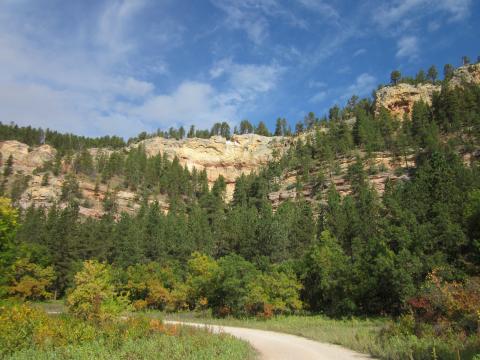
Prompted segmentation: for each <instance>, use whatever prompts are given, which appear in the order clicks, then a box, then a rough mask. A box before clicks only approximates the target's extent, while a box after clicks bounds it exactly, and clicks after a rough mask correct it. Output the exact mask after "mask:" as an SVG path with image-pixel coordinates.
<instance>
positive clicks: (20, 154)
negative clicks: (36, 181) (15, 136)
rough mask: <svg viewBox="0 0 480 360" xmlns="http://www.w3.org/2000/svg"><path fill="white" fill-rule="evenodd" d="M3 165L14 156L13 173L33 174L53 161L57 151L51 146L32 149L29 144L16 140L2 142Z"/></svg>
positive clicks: (0, 147)
mask: <svg viewBox="0 0 480 360" xmlns="http://www.w3.org/2000/svg"><path fill="white" fill-rule="evenodd" d="M0 154H1V156H2V164H3V163H5V162H6V161H7V159H8V158H9V157H10V155H12V158H13V171H14V172H16V171H19V170H21V171H24V172H31V171H33V169H35V168H37V167H40V166H42V165H43V164H44V163H45V162H47V161H53V159H55V155H56V154H57V150H55V149H54V148H53V147H52V146H50V145H42V146H38V147H36V148H33V149H31V148H30V147H29V146H28V145H27V144H24V143H21V142H19V141H16V140H9V141H3V142H0Z"/></svg>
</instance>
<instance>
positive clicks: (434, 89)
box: [0, 64, 480, 218]
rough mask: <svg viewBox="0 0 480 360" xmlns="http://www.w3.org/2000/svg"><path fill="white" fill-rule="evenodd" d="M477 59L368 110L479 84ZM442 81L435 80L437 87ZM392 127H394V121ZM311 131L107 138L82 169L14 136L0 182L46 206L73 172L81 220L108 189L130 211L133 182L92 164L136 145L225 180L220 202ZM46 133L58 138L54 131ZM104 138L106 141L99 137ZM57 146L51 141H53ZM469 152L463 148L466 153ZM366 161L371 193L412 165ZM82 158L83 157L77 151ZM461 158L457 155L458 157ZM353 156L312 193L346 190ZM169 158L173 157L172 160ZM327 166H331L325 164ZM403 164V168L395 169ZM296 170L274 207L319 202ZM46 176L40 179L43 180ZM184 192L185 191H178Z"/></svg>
mask: <svg viewBox="0 0 480 360" xmlns="http://www.w3.org/2000/svg"><path fill="white" fill-rule="evenodd" d="M479 74H480V64H474V65H469V66H463V67H460V68H458V69H456V70H455V71H454V73H453V76H452V78H451V79H450V80H449V81H448V82H442V83H440V82H438V83H437V84H435V85H432V84H430V83H420V84H415V85H412V84H409V83H402V82H401V83H399V84H397V85H390V86H385V87H381V88H380V89H379V90H377V92H376V95H375V102H374V104H373V105H372V106H373V108H374V109H375V114H376V115H377V116H379V115H380V112H381V110H382V109H386V110H387V111H388V112H389V113H390V115H391V116H392V117H393V118H397V119H398V120H397V121H402V120H403V118H404V115H405V114H406V115H407V117H411V113H412V110H413V106H414V104H415V102H418V101H424V102H425V103H426V104H428V105H432V101H433V97H434V93H437V94H439V93H440V92H441V90H442V87H443V88H445V89H452V88H456V87H461V86H462V85H463V84H472V83H473V84H478V83H480V75H479ZM442 84H443V85H442ZM340 121H343V122H344V123H345V124H346V126H349V127H350V128H352V127H354V126H355V121H356V118H355V117H354V115H349V113H348V112H345V114H344V116H343V119H342V120H340ZM394 126H397V127H398V125H394ZM315 128H316V129H317V130H315V129H314V128H312V129H310V130H306V132H304V133H301V134H300V135H297V136H293V137H290V136H288V137H285V136H273V137H267V136H261V135H256V134H245V135H233V136H232V137H231V138H230V139H228V140H227V139H225V138H224V137H221V136H212V137H210V138H208V139H200V138H185V139H178V140H177V139H173V138H163V137H158V136H156V137H151V138H147V139H144V140H140V141H137V142H135V143H133V144H131V145H125V146H124V147H123V148H121V147H119V141H118V140H117V139H116V138H112V139H113V140H114V141H115V142H114V144H115V146H116V147H117V149H114V148H95V147H91V148H88V155H89V157H90V158H91V159H84V161H87V162H88V163H91V164H87V167H88V168H89V169H87V171H82V169H78V164H77V165H76V162H77V160H78V158H79V157H80V153H79V152H78V151H77V152H76V153H75V152H73V153H69V154H59V153H58V151H57V150H56V149H55V148H54V147H52V146H51V145H40V146H33V147H32V146H28V145H26V144H24V143H21V142H19V141H15V140H6V141H1V142H0V155H1V157H0V161H1V163H0V166H3V167H5V164H6V162H7V160H8V158H9V157H10V156H12V166H11V172H12V174H11V175H10V176H9V177H8V179H5V180H4V185H3V186H4V187H5V191H6V192H7V193H9V192H13V196H12V197H13V198H14V200H15V201H16V203H17V204H18V205H19V206H20V207H21V208H24V209H26V208H28V207H29V206H31V205H35V206H46V207H50V206H51V205H52V204H54V203H58V202H60V203H61V202H64V200H65V199H62V187H63V185H64V184H65V180H66V179H67V178H68V176H67V175H68V174H69V173H75V175H76V178H77V180H78V186H79V195H80V197H81V201H80V203H79V205H80V213H81V214H82V215H85V216H89V217H97V218H99V217H101V216H102V214H104V213H105V211H104V210H105V209H104V201H105V199H108V198H109V197H111V196H112V194H114V197H115V202H116V205H117V210H118V212H119V213H120V212H122V211H127V212H130V213H131V212H134V211H136V210H138V209H139V207H140V205H139V204H140V199H141V198H142V196H144V194H140V193H139V190H138V189H135V186H125V184H124V183H125V179H124V174H122V173H121V171H120V172H119V173H118V174H115V175H114V176H113V175H112V176H111V177H110V178H109V179H108V181H107V180H106V179H105V176H103V178H102V176H101V171H100V169H99V167H100V166H102V164H101V163H102V161H104V160H105V158H109V157H110V156H111V155H112V153H115V154H122V155H125V154H128V153H129V152H130V151H131V150H132V149H138V148H141V149H143V151H144V152H145V154H146V156H147V157H150V158H151V157H153V156H156V155H160V156H163V157H164V158H165V159H169V160H170V161H173V160H174V159H176V160H178V164H179V165H180V166H181V167H182V168H185V169H188V171H189V172H192V171H193V169H195V171H196V172H198V173H202V172H203V171H205V175H206V180H207V183H208V185H209V187H210V188H211V187H212V186H213V184H214V182H215V181H216V180H217V179H218V177H219V176H222V177H223V181H224V182H225V185H226V191H225V195H224V199H225V200H226V201H229V200H231V198H232V196H233V191H234V188H235V181H236V179H237V178H238V177H239V176H240V175H241V174H245V175H248V174H250V173H255V172H257V173H258V171H260V170H261V169H262V168H264V167H265V166H266V165H267V164H268V163H269V161H272V160H273V155H275V158H276V159H279V158H280V157H281V156H282V155H283V154H285V153H286V152H287V151H288V149H290V148H291V147H292V145H293V144H296V143H297V142H298V140H299V139H300V140H301V141H306V139H309V140H308V141H312V139H313V138H314V137H315V135H316V134H315V133H316V131H320V132H321V133H325V132H326V131H329V127H328V126H327V125H326V124H325V123H323V124H322V123H318V125H315ZM53 136H58V135H57V134H56V133H55V134H53ZM102 141H104V142H108V141H110V140H109V139H108V138H107V139H106V140H102ZM57 143H58V140H57ZM356 152H357V154H361V155H362V156H364V155H365V149H364V148H358V149H357V150H356ZM470 153H471V152H470ZM470 153H469V154H465V160H467V161H468V159H469V156H470ZM369 154H370V155H369V160H368V163H367V164H366V167H367V169H366V170H367V173H368V178H369V180H370V182H371V183H372V184H373V185H374V187H375V188H376V190H377V191H379V192H380V193H382V192H383V189H384V187H385V182H386V181H387V179H389V180H392V181H397V180H398V179H402V180H406V179H408V174H406V173H405V171H406V169H408V168H412V167H413V165H414V163H413V161H414V158H413V152H412V151H411V149H410V150H409V155H408V156H407V155H406V156H404V159H403V160H400V159H399V157H398V154H393V153H392V152H391V151H385V149H382V151H376V152H373V153H372V152H371V151H369ZM84 155H85V154H84ZM462 156H463V155H462ZM354 159H355V153H351V154H339V155H336V156H335V160H334V161H335V162H336V164H334V166H333V165H332V166H331V167H332V169H331V171H330V172H329V174H328V175H329V176H325V181H324V183H323V184H322V186H321V189H320V190H321V191H320V192H322V191H323V192H325V191H326V189H327V188H328V187H329V186H330V184H335V186H336V188H337V190H338V191H339V192H340V193H341V194H342V195H346V194H348V193H349V191H350V183H349V181H348V180H347V179H346V176H345V174H346V171H347V168H348V166H349V165H351V164H352V163H353V161H354ZM176 160H175V161H176ZM54 163H56V168H57V169H56V171H53V172H52V164H54ZM311 166H312V168H311V169H309V170H308V171H309V174H308V178H309V179H316V178H317V177H318V170H319V169H320V168H322V167H325V166H324V164H323V165H322V164H321V163H315V164H312V165H311ZM333 168H335V169H333ZM402 169H403V170H402ZM297 175H298V173H297V170H296V169H290V170H288V171H287V170H285V172H284V173H282V174H281V176H279V178H278V179H277V181H276V186H275V187H274V188H273V189H271V191H270V193H269V195H268V198H269V199H270V201H271V202H272V204H273V206H274V208H277V207H278V206H279V204H280V203H281V202H283V201H285V200H289V199H295V198H298V196H299V195H302V196H303V197H304V198H306V199H307V200H308V201H310V202H314V201H315V200H320V198H319V196H318V192H319V189H318V186H317V184H315V182H314V181H306V183H305V184H304V185H303V186H302V188H301V189H300V188H299V187H298V186H296V183H297V177H298V176H297ZM47 178H48V179H47ZM183 195H185V194H183ZM147 198H148V201H150V202H152V201H158V202H159V204H160V206H161V207H162V209H164V211H167V210H168V208H169V199H168V194H166V191H165V190H163V191H150V192H149V195H148V196H147Z"/></svg>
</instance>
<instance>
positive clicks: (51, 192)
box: [0, 134, 292, 217]
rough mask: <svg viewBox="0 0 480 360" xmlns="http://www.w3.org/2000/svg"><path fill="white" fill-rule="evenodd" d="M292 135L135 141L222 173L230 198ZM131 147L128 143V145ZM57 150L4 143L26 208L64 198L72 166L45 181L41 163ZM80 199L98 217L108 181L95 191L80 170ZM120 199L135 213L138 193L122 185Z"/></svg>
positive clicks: (0, 146)
mask: <svg viewBox="0 0 480 360" xmlns="http://www.w3.org/2000/svg"><path fill="white" fill-rule="evenodd" d="M291 141H292V140H291V139H287V138H282V137H265V136H260V135H254V134H249V135H235V136H233V137H232V138H231V139H230V140H226V139H225V138H222V137H219V136H217V137H212V138H210V139H198V138H192V139H183V140H175V139H164V138H160V137H154V138H150V139H147V140H144V141H142V142H140V143H137V144H134V145H132V147H136V146H140V145H142V146H144V148H145V151H146V153H147V155H148V156H153V155H156V154H158V153H161V154H162V155H166V156H167V157H168V158H169V159H173V158H174V157H177V158H178V159H179V161H180V163H181V164H182V165H183V166H187V168H189V169H190V170H192V169H193V168H196V169H197V170H200V171H201V170H204V169H205V171H206V173H207V177H208V180H209V182H210V184H212V183H213V182H214V181H215V180H216V179H217V178H218V176H220V175H222V176H223V177H224V178H225V181H226V183H227V194H226V195H227V199H229V198H230V197H231V196H232V194H233V190H234V187H235V180H236V178H237V177H238V176H240V175H241V174H249V173H251V172H253V171H256V170H258V169H259V168H261V167H262V166H263V165H265V164H266V163H267V162H268V161H269V160H271V159H272V157H273V156H274V153H275V152H277V153H278V154H281V153H282V152H283V151H284V150H285V149H287V148H288V146H289V144H290V142H291ZM126 150H127V151H128V150H129V149H128V148H127V149H126ZM100 152H104V153H111V152H112V151H111V150H108V149H90V153H91V154H92V156H93V157H94V158H95V157H96V155H97V154H98V153H100ZM56 153H57V152H56V150H55V149H54V148H53V147H51V146H49V145H42V146H39V147H34V148H30V147H29V146H28V145H26V144H23V143H21V142H18V141H13V140H12V141H3V142H0V154H1V159H2V163H1V164H0V165H1V166H3V165H4V163H5V162H6V160H7V159H8V157H9V156H10V155H12V158H13V166H12V175H11V176H10V177H9V178H8V181H7V186H8V187H11V186H13V184H14V183H15V182H18V181H20V180H19V179H22V181H26V188H25V191H24V192H23V194H22V195H21V197H20V199H18V201H17V203H18V205H19V206H20V207H22V208H27V207H29V206H30V205H32V204H35V205H36V206H45V207H49V206H51V205H52V204H53V203H54V202H59V201H60V198H61V189H62V184H63V182H64V181H65V175H66V173H67V172H68V171H70V169H69V166H68V165H66V164H65V163H64V164H63V166H62V171H61V172H60V174H59V175H58V176H55V175H53V174H52V173H51V172H49V178H48V182H47V183H44V182H43V181H42V179H43V175H44V174H45V171H44V170H42V167H43V166H44V165H45V164H46V163H47V162H52V161H54V159H55V156H56ZM77 178H78V180H79V186H80V191H81V193H82V201H81V202H80V213H81V214H83V215H85V216H91V217H99V216H101V215H102V214H103V210H102V200H103V199H104V197H105V196H106V194H107V193H108V191H109V189H108V186H107V185H104V184H100V185H99V186H98V188H97V191H95V181H94V179H92V178H89V177H87V176H84V175H81V174H78V176H77ZM115 198H116V203H117V205H118V208H119V210H120V211H127V212H134V211H135V210H137V209H138V207H139V205H138V196H137V194H136V193H135V192H132V191H129V190H119V191H117V192H116V193H115ZM150 200H151V201H154V200H156V201H158V202H159V203H160V206H161V207H162V208H163V209H164V210H165V211H166V210H168V207H169V205H168V199H167V198H166V196H164V195H158V196H157V197H156V198H154V199H153V198H152V199H150Z"/></svg>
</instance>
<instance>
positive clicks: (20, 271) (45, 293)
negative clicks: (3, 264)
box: [8, 258, 55, 300]
mask: <svg viewBox="0 0 480 360" xmlns="http://www.w3.org/2000/svg"><path fill="white" fill-rule="evenodd" d="M54 279H55V273H54V271H53V267H52V266H47V267H42V266H40V265H37V264H35V263H32V262H30V260H29V259H26V258H23V259H18V260H17V261H15V263H14V264H13V265H12V266H11V269H10V271H9V272H8V283H9V287H8V293H9V294H10V295H11V296H14V297H17V298H20V299H21V300H45V299H50V298H51V297H52V296H53V294H52V293H51V292H50V291H49V290H50V288H51V286H52V283H53V280H54Z"/></svg>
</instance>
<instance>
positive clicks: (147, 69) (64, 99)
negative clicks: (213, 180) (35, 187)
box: [0, 0, 480, 137]
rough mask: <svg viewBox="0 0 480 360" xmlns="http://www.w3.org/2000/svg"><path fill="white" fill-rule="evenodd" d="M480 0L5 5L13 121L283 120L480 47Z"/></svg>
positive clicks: (3, 1) (98, 128) (56, 124)
mask: <svg viewBox="0 0 480 360" xmlns="http://www.w3.org/2000/svg"><path fill="white" fill-rule="evenodd" d="M479 39H480V1H477V0H395V1H382V0H364V1H357V0H351V1H347V0H285V1H281V0H210V1H208V0H190V1H187V0H81V1H65V0H42V1H38V0H0V121H1V122H3V123H9V122H15V123H17V124H19V125H31V126H35V127H43V128H47V127H48V128H50V129H55V130H59V131H64V132H73V133H76V134H81V135H89V136H99V135H120V136H123V137H129V136H134V135H136V134H138V133H140V132H142V131H147V132H153V131H155V130H156V129H168V128H169V127H171V126H173V127H178V126H181V125H183V126H185V127H187V126H189V125H191V124H193V125H195V126H196V127H197V128H202V129H203V128H210V127H211V125H212V124H213V123H215V122H219V121H227V122H229V123H230V124H231V126H234V125H235V124H238V123H239V122H240V121H241V120H242V119H249V120H250V121H252V122H253V123H258V121H260V120H262V121H264V122H265V123H266V124H267V126H269V127H270V129H273V128H274V124H275V120H276V119H277V118H278V117H285V118H287V119H288V121H289V122H290V123H291V124H292V125H293V124H294V123H295V122H296V121H298V120H301V119H303V117H304V116H305V115H306V114H307V113H308V112H309V111H313V112H315V114H317V116H323V115H324V114H325V113H327V112H328V109H329V108H330V107H331V106H333V105H335V104H338V105H344V104H345V102H346V100H347V99H348V98H349V97H350V96H351V95H354V94H355V95H358V96H370V95H371V93H372V90H374V89H375V88H376V86H377V85H378V84H379V83H387V82H388V81H389V76H390V72H391V71H392V70H393V69H399V70H400V71H401V72H402V73H403V74H405V75H414V74H415V73H416V72H417V71H418V70H419V69H420V68H423V69H425V70H426V69H428V67H429V66H430V65H432V64H435V65H436V66H437V68H438V69H439V72H440V73H441V72H442V69H443V65H444V64H446V63H451V64H453V65H455V66H459V65H460V61H461V57H462V56H463V55H468V56H469V57H470V58H471V59H472V60H476V59H477V56H478V55H480V46H479V45H480V41H479Z"/></svg>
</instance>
